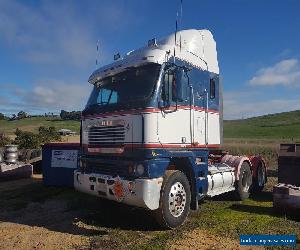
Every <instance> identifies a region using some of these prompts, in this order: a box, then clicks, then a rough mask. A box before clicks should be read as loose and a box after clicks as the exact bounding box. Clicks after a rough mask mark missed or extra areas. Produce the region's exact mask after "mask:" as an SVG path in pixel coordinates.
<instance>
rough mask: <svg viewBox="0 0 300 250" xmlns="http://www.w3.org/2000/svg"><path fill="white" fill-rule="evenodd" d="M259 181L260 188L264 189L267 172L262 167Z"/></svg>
mask: <svg viewBox="0 0 300 250" xmlns="http://www.w3.org/2000/svg"><path fill="white" fill-rule="evenodd" d="M257 180H258V185H259V186H260V187H262V186H263V185H264V184H265V171H264V169H263V168H262V167H259V168H258V173H257Z"/></svg>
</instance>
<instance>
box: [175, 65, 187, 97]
mask: <svg viewBox="0 0 300 250" xmlns="http://www.w3.org/2000/svg"><path fill="white" fill-rule="evenodd" d="M184 77H185V72H184V69H182V68H177V70H176V72H175V86H174V87H175V93H176V97H175V99H176V101H179V102H182V101H183V100H184V86H183V85H184V82H185V81H184Z"/></svg>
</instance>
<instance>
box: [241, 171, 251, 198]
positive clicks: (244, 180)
mask: <svg viewBox="0 0 300 250" xmlns="http://www.w3.org/2000/svg"><path fill="white" fill-rule="evenodd" d="M248 178H249V174H248V173H247V172H246V171H244V172H243V177H242V185H243V192H245V193H247V192H248V191H249V187H250V185H249V183H248Z"/></svg>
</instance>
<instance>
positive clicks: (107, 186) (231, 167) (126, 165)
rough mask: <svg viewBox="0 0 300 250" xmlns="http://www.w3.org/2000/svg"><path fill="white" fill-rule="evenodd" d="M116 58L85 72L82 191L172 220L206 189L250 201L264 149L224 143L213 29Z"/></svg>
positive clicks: (172, 223) (78, 176)
mask: <svg viewBox="0 0 300 250" xmlns="http://www.w3.org/2000/svg"><path fill="white" fill-rule="evenodd" d="M175 36H176V38H177V40H176V42H175ZM115 59H116V60H115V62H113V63H112V64H109V65H107V66H104V67H101V68H99V69H97V70H96V71H95V72H93V74H92V75H91V76H90V78H89V82H90V83H91V84H93V85H94V88H93V90H92V93H91V95H90V98H89V100H88V102H87V105H86V108H85V109H84V110H83V112H82V120H81V154H80V157H79V165H80V166H79V170H77V171H75V173H74V185H75V188H76V189H78V190H79V191H82V192H86V193H90V194H93V195H96V196H99V197H104V198H107V199H111V200H115V201H119V202H124V203H126V204H129V205H133V206H138V207H143V208H145V209H150V210H153V211H154V214H155V217H156V218H157V221H158V222H159V223H160V224H161V225H162V226H164V227H169V228H174V227H176V226H178V225H180V224H182V223H183V222H184V220H185V218H186V217H187V215H188V213H189V210H190V208H191V209H197V207H198V201H199V200H200V199H202V198H204V197H205V196H214V195H219V194H221V193H224V192H229V191H236V192H237V194H238V195H239V197H240V198H241V199H244V198H247V197H248V196H249V193H250V190H260V189H262V188H263V186H264V183H265V181H266V174H265V173H266V166H265V163H264V161H263V159H261V157H246V156H243V157H242V156H232V155H229V154H228V153H227V152H224V151H223V150H222V149H221V145H222V137H223V133H222V125H223V115H222V113H223V107H222V85H221V82H220V78H219V67H218V60H217V50H216V43H215V41H214V38H213V36H212V34H211V32H210V31H208V30H183V31H180V32H177V34H176V35H175V34H172V35H170V36H167V37H165V38H163V39H158V40H156V39H152V40H149V42H148V44H147V46H145V47H143V48H140V49H137V50H134V51H131V52H129V53H127V54H126V55H125V56H124V57H123V58H117V57H116V58H115ZM258 173H260V175H263V177H262V178H259V176H258V175H259V174H258ZM260 177H261V176H260ZM258 180H263V181H260V182H259V181H258Z"/></svg>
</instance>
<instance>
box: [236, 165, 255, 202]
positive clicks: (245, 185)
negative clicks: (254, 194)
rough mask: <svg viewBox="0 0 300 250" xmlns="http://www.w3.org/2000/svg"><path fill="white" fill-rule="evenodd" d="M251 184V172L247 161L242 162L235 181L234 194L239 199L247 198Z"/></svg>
mask: <svg viewBox="0 0 300 250" xmlns="http://www.w3.org/2000/svg"><path fill="white" fill-rule="evenodd" d="M251 184H252V173H251V169H250V165H249V163H248V162H243V163H242V166H241V169H240V175H239V180H238V181H237V182H236V194H237V198H238V199H239V200H245V199H247V198H249V195H250V187H251Z"/></svg>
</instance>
